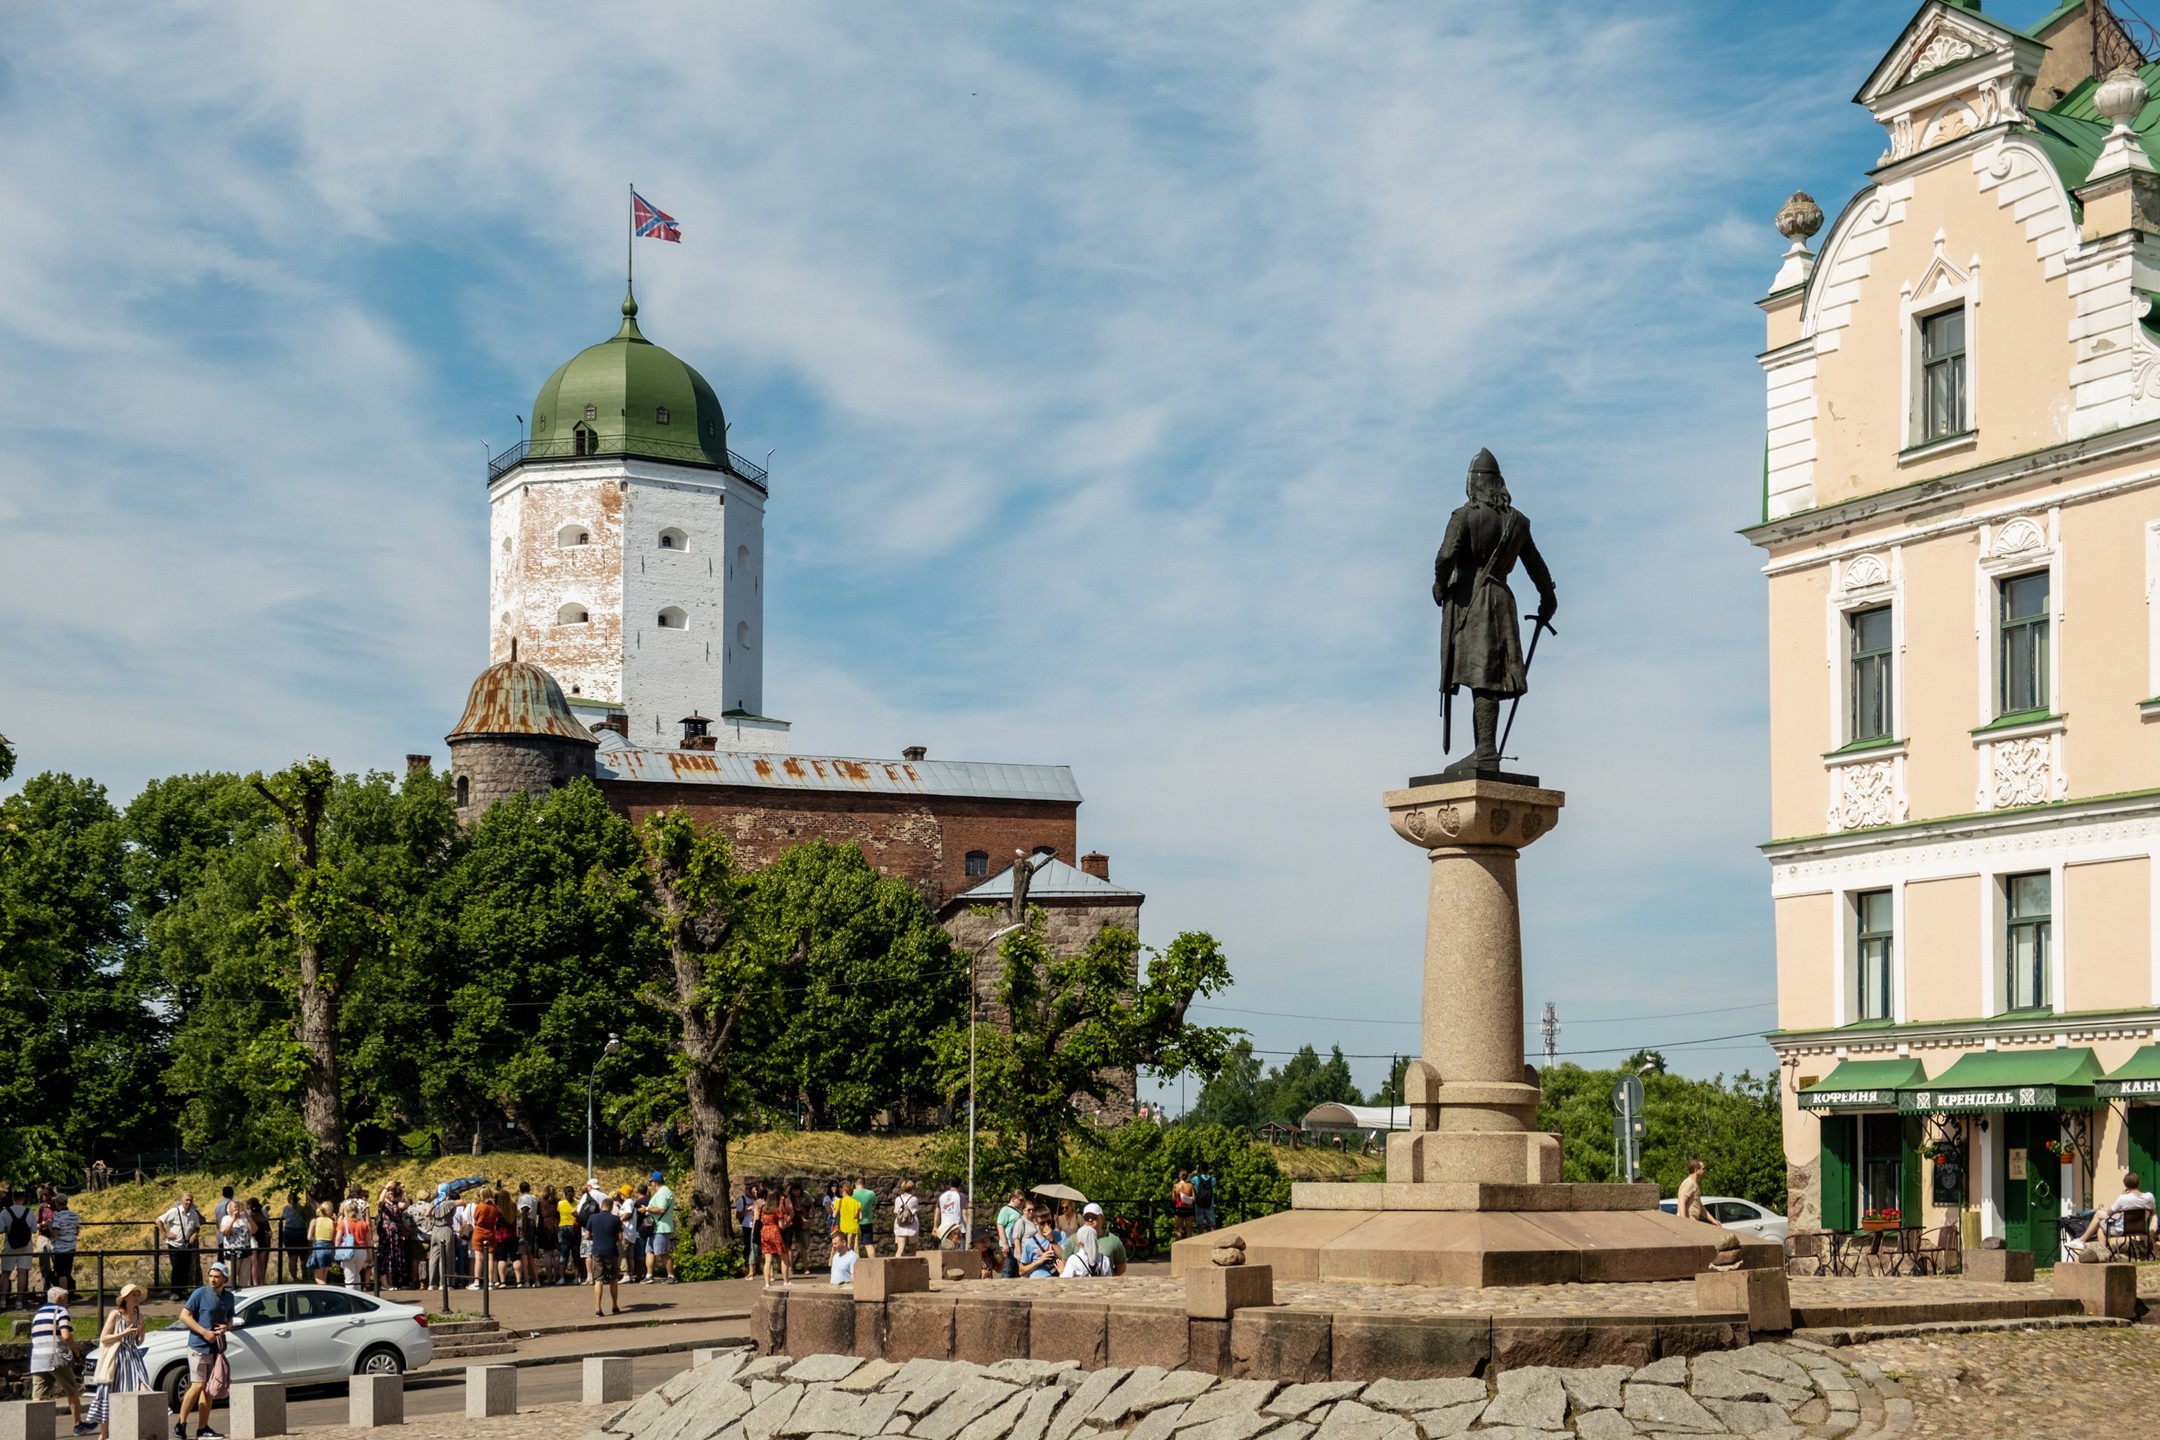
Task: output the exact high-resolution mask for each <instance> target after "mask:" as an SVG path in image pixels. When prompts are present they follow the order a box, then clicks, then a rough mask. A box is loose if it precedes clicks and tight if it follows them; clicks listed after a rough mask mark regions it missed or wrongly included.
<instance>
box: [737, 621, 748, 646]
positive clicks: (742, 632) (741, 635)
mask: <svg viewBox="0 0 2160 1440" xmlns="http://www.w3.org/2000/svg"><path fill="white" fill-rule="evenodd" d="M735 644H736V646H737V647H738V648H740V649H744V650H747V649H749V648H750V622H749V621H747V620H738V621H736V622H735Z"/></svg>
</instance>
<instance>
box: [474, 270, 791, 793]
mask: <svg viewBox="0 0 2160 1440" xmlns="http://www.w3.org/2000/svg"><path fill="white" fill-rule="evenodd" d="M622 313H623V321H622V328H621V329H620V330H619V331H617V332H616V334H615V336H614V338H613V339H611V340H607V341H604V342H603V343H601V344H598V345H594V346H592V347H590V348H588V349H586V350H583V351H580V352H579V353H578V354H577V355H575V356H574V357H572V358H571V359H570V360H569V361H568V362H567V363H566V364H564V365H563V366H562V367H561V368H560V369H558V370H557V371H556V372H555V373H554V374H553V375H551V376H549V377H548V381H547V383H546V384H545V385H543V386H541V387H540V394H539V396H538V398H537V399H535V400H534V401H533V409H532V438H531V439H530V440H528V441H526V442H525V443H524V444H523V445H521V446H520V447H519V448H518V449H516V450H513V451H510V452H507V453H505V454H503V455H499V456H497V457H495V459H494V460H493V461H492V462H491V463H490V464H489V466H488V507H489V514H490V521H489V533H488V553H489V556H490V579H489V585H488V595H489V647H488V648H489V657H490V659H491V660H492V661H494V662H495V663H501V662H503V661H506V660H509V659H511V658H513V657H512V651H513V648H514V649H515V652H516V654H515V658H517V659H519V660H523V661H529V662H531V663H533V664H536V665H539V666H542V667H543V668H545V669H546V670H547V671H548V672H549V673H551V674H553V675H554V676H555V678H556V679H557V680H558V681H559V682H560V683H561V685H562V688H563V690H564V691H565V692H566V695H567V698H568V699H569V702H570V705H571V706H572V708H573V709H574V710H576V711H577V712H578V713H579V715H580V716H581V717H582V718H583V719H584V720H585V721H586V723H588V724H594V725H598V724H604V723H605V721H606V717H607V716H608V715H609V714H617V713H619V714H621V715H624V716H625V717H627V724H626V726H625V729H626V730H627V738H628V739H629V740H630V741H631V743H633V744H636V745H642V746H661V747H665V748H673V747H674V746H675V744H676V743H677V740H678V739H679V737H680V736H681V734H682V730H681V728H680V725H681V721H682V720H683V719H684V718H685V717H688V716H693V715H699V716H704V717H706V718H707V719H709V720H711V721H713V722H714V723H713V726H712V730H713V732H714V733H716V734H717V735H718V737H719V743H720V744H721V745H722V746H723V747H725V748H728V749H757V750H784V749H786V748H787V741H786V736H787V725H786V724H785V722H782V721H777V720H772V719H768V718H767V717H766V716H765V715H764V704H765V686H764V661H763V654H764V644H765V634H764V630H765V624H764V619H765V616H764V607H765V594H764V591H765V584H764V573H765V498H766V477H765V472H764V471H763V470H760V469H759V468H758V467H757V466H755V465H752V464H750V463H749V462H748V461H746V460H743V459H741V458H740V457H738V456H736V455H734V454H732V453H731V452H730V451H729V450H728V448H727V428H728V427H727V420H726V418H725V417H724V416H723V415H722V414H721V411H720V400H719V397H718V396H717V395H715V394H714V393H713V389H712V387H711V386H710V385H708V384H706V383H705V379H704V377H703V376H701V375H699V374H698V373H697V371H695V370H693V369H691V368H690V367H689V366H688V365H686V364H684V363H683V362H682V361H681V360H679V359H677V358H676V357H675V356H673V355H671V354H669V353H668V352H667V351H665V350H663V349H661V348H660V347H659V346H657V345H655V344H653V343H652V342H651V341H649V340H647V339H646V338H645V337H644V335H642V334H641V333H639V331H638V325H637V301H636V300H635V299H634V298H627V297H626V298H625V299H624V301H623V306H622Z"/></svg>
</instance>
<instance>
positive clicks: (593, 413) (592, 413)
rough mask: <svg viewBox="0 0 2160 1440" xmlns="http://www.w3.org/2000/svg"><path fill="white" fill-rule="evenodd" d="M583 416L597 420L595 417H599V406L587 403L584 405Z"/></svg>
mask: <svg viewBox="0 0 2160 1440" xmlns="http://www.w3.org/2000/svg"><path fill="white" fill-rule="evenodd" d="M585 418H586V419H587V420H597V419H599V418H600V407H599V406H597V405H587V406H586V407H585Z"/></svg>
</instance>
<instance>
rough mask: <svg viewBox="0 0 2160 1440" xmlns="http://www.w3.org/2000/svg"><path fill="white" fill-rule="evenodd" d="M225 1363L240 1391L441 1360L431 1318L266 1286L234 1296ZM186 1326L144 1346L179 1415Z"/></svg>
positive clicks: (373, 1301)
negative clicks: (250, 1385)
mask: <svg viewBox="0 0 2160 1440" xmlns="http://www.w3.org/2000/svg"><path fill="white" fill-rule="evenodd" d="M233 1299H234V1304H233V1320H234V1328H233V1329H232V1330H230V1331H228V1332H227V1335H226V1340H225V1360H226V1363H227V1364H228V1365H229V1366H230V1367H231V1368H232V1378H233V1383H234V1384H235V1385H245V1384H248V1383H249V1382H251V1381H256V1380H274V1381H279V1382H282V1383H284V1384H287V1385H320V1384H324V1383H334V1382H337V1381H340V1380H343V1379H345V1378H346V1377H347V1376H351V1375H399V1374H403V1373H404V1372H405V1371H407V1370H416V1369H418V1368H419V1367H420V1366H422V1365H425V1364H427V1363H428V1361H429V1360H430V1359H432V1358H433V1357H434V1354H435V1340H434V1337H433V1336H432V1335H431V1334H429V1333H428V1323H427V1311H425V1310H423V1309H421V1308H420V1307H419V1306H417V1305H400V1304H398V1303H397V1302H396V1301H393V1300H383V1299H379V1298H378V1297H376V1296H373V1295H369V1294H367V1293H366V1292H364V1291H360V1290H346V1289H341V1288H338V1287H335V1286H330V1285H265V1286H262V1287H261V1288H260V1289H255V1290H237V1291H235V1292H233ZM188 1333H189V1332H188V1329H187V1326H186V1325H185V1324H184V1323H182V1322H179V1321H175V1322H174V1324H173V1325H172V1327H171V1328H170V1329H166V1330H159V1331H157V1332H156V1333H154V1334H152V1335H149V1336H147V1337H146V1338H145V1339H144V1342H143V1351H144V1353H143V1364H144V1366H145V1368H146V1369H148V1371H149V1372H150V1383H151V1385H152V1386H153V1387H155V1388H156V1389H159V1390H162V1391H164V1392H165V1395H166V1399H167V1401H168V1402H169V1404H170V1405H171V1407H172V1408H173V1409H174V1410H178V1409H179V1408H180V1396H181V1394H182V1393H183V1392H184V1391H186V1389H187V1383H188V1378H187V1377H188V1354H187V1340H188Z"/></svg>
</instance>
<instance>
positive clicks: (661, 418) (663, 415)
mask: <svg viewBox="0 0 2160 1440" xmlns="http://www.w3.org/2000/svg"><path fill="white" fill-rule="evenodd" d="M652 418H653V423H655V424H658V425H665V424H667V406H665V405H656V406H654V407H653V412H652Z"/></svg>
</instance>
